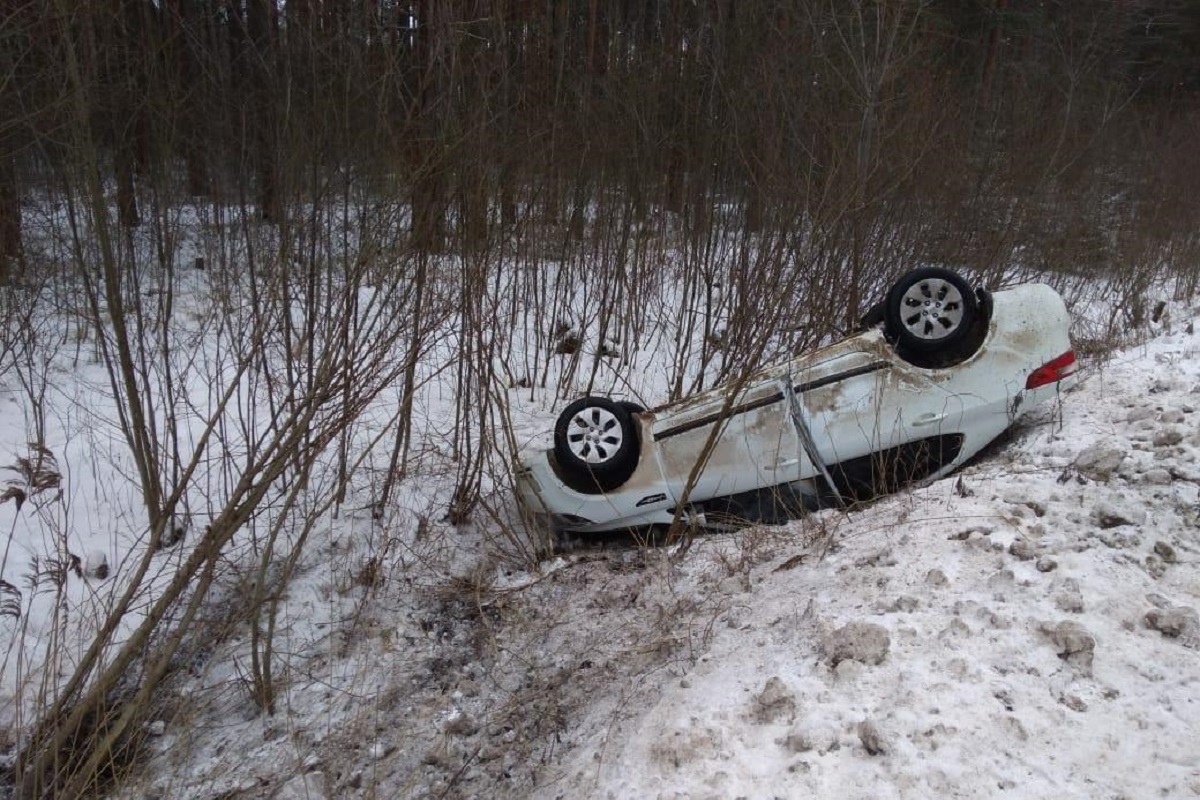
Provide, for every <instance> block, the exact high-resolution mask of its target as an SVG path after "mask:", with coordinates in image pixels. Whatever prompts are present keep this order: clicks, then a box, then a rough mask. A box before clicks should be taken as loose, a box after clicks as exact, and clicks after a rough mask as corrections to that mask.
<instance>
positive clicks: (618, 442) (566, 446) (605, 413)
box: [554, 396, 641, 493]
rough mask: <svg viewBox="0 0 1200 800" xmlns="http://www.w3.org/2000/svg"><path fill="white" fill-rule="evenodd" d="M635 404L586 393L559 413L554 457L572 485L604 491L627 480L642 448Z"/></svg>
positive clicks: (583, 488) (575, 487)
mask: <svg viewBox="0 0 1200 800" xmlns="http://www.w3.org/2000/svg"><path fill="white" fill-rule="evenodd" d="M635 407H636V406H633V404H626V403H618V402H614V401H612V400H609V399H608V398H605V397H592V396H588V397H582V398H580V399H578V400H576V401H575V402H573V403H571V404H570V405H568V406H567V407H566V408H565V409H563V412H562V413H561V414H559V415H558V422H557V423H555V425H554V457H555V459H556V460H557V461H558V464H559V467H560V468H561V470H562V473H563V474H564V477H565V478H566V479H567V483H568V485H569V486H571V488H573V489H575V490H577V491H581V492H592V493H595V492H607V491H609V490H611V489H615V488H617V487H618V486H620V485H621V484H622V483H624V482H625V481H627V480H629V476H630V475H632V474H633V471H634V470H635V469H636V468H637V462H638V453H639V451H640V449H641V443H640V442H639V440H638V430H637V422H636V421H635V420H634V418H633V414H634V413H636V412H635V411H633V408H635Z"/></svg>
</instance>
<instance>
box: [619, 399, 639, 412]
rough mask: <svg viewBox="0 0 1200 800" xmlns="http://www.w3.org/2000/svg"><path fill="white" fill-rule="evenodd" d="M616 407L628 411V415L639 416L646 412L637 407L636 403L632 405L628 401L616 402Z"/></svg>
mask: <svg viewBox="0 0 1200 800" xmlns="http://www.w3.org/2000/svg"><path fill="white" fill-rule="evenodd" d="M617 405H619V406H620V407H621V408H623V409H625V410H626V411H628V412H629V413H630V414H640V413H642V412H643V411H645V410H646V409H645V408H643V407H642V406H639V405H638V404H637V403H634V402H632V401H630V400H618V401H617Z"/></svg>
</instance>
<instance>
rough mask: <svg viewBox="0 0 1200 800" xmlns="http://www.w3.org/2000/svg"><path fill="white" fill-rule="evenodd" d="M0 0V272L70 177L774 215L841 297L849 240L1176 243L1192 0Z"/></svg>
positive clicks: (693, 226)
mask: <svg viewBox="0 0 1200 800" xmlns="http://www.w3.org/2000/svg"><path fill="white" fill-rule="evenodd" d="M2 7H3V11H2V14H0V108H3V109H4V114H3V119H2V121H0V280H4V279H5V278H11V277H12V276H14V275H18V274H25V273H26V272H28V271H32V272H34V273H36V272H38V271H39V270H40V269H41V267H40V265H38V264H36V263H31V262H36V260H37V259H36V253H35V252H31V250H36V247H35V246H33V245H31V244H30V241H31V237H30V234H29V232H28V231H27V230H24V227H23V225H22V215H21V213H20V211H21V207H22V204H27V203H30V202H32V201H34V199H35V198H38V197H45V196H53V195H55V194H56V193H60V192H71V191H75V190H77V188H78V187H80V186H83V185H86V183H87V182H88V181H90V180H94V179H98V180H100V181H102V182H103V185H104V186H105V187H106V189H107V188H108V187H111V191H112V193H113V194H114V195H115V200H116V207H117V210H118V217H119V222H120V224H121V225H124V226H134V225H137V224H139V222H142V221H144V220H145V219H146V218H147V217H150V216H152V215H154V214H155V213H156V211H157V209H158V208H159V207H161V206H170V205H172V204H176V203H179V202H181V201H183V200H185V199H192V198H202V199H203V202H207V203H213V204H220V205H222V206H226V207H233V208H238V209H241V210H243V211H247V210H252V211H253V214H254V216H255V217H256V218H258V219H261V220H264V221H268V222H271V223H275V224H283V225H286V224H288V222H289V219H294V218H295V215H296V214H300V215H302V211H300V210H301V209H311V208H312V204H313V203H320V202H321V201H322V200H323V199H328V198H329V197H330V196H331V195H336V194H338V193H340V192H344V191H345V190H346V188H347V187H348V186H353V187H355V188H358V187H362V189H363V190H364V191H367V192H369V193H371V194H374V195H376V196H377V197H379V198H380V199H390V198H399V199H403V201H404V202H405V203H406V204H407V205H408V206H409V207H410V208H411V218H410V219H408V220H407V233H408V234H409V237H408V245H409V246H410V247H411V248H413V249H414V250H418V251H425V252H432V253H437V252H443V251H474V252H478V251H480V250H482V249H486V248H488V247H494V246H495V242H497V241H498V240H505V239H507V240H509V241H516V242H518V243H521V242H524V241H525V240H526V239H528V238H532V237H536V238H547V237H548V238H549V239H550V240H551V241H552V242H554V243H555V245H556V246H560V247H562V248H564V249H568V250H569V249H571V248H573V247H586V246H588V245H586V244H582V243H580V240H581V239H582V238H583V234H584V229H585V227H586V226H585V220H586V219H587V217H588V214H589V209H592V210H595V211H597V212H598V213H602V212H603V211H604V210H607V209H610V208H611V209H612V210H613V211H614V212H616V213H622V214H624V213H628V214H631V215H633V216H634V217H636V218H638V219H641V220H648V221H649V224H650V226H651V227H661V226H664V225H666V224H667V223H666V222H665V221H656V220H663V219H664V218H665V217H666V215H669V216H670V219H671V221H672V222H671V224H672V226H673V227H674V228H675V229H676V230H678V231H679V232H680V233H681V234H682V235H683V236H685V237H691V238H699V239H703V238H704V237H705V236H706V235H708V234H709V233H710V232H711V230H712V229H713V227H714V225H718V224H722V225H728V224H733V225H737V226H740V227H742V228H744V229H745V230H747V231H758V230H762V229H764V228H770V229H777V230H788V231H792V232H795V233H797V234H800V233H801V232H803V233H805V234H807V235H810V236H814V237H822V238H823V239H824V240H825V241H826V242H827V243H828V245H827V246H829V247H836V248H837V249H838V250H840V251H842V252H841V253H840V254H839V255H840V256H845V257H846V258H847V262H846V263H847V264H848V266H849V267H850V270H851V274H850V277H851V280H849V281H848V282H844V283H839V285H838V286H829V287H825V288H827V290H829V291H835V292H837V293H839V294H846V296H844V297H842V298H840V299H841V300H844V301H845V304H846V307H847V309H848V313H849V315H850V316H853V315H854V314H855V313H856V312H857V311H858V310H859V308H858V305H859V300H860V298H858V297H856V296H855V290H856V287H857V286H858V285H859V284H861V283H862V282H863V281H860V280H857V278H858V276H859V275H860V274H861V275H865V276H870V275H872V274H874V273H875V272H876V271H877V270H878V269H879V268H880V267H879V265H878V264H876V263H873V262H875V261H878V259H879V258H881V257H882V256H881V255H880V254H878V253H877V252H875V251H876V250H878V248H876V247H873V242H875V240H876V239H878V237H881V236H887V237H899V239H900V241H896V242H893V246H892V247H891V248H890V249H892V250H893V251H895V252H897V253H903V254H904V256H905V257H906V258H909V259H914V258H915V259H919V260H928V261H937V262H944V263H955V264H964V265H969V266H971V267H976V268H979V269H981V270H995V269H999V268H1001V267H1003V266H1004V265H1008V264H1010V263H1011V262H1012V261H1014V260H1019V261H1020V262H1021V263H1022V264H1023V265H1026V266H1032V267H1035V268H1041V267H1055V268H1063V267H1066V266H1070V267H1071V268H1073V269H1096V270H1105V269H1109V268H1111V267H1112V266H1114V265H1122V266H1128V265H1131V264H1132V265H1137V264H1141V263H1146V262H1155V261H1160V260H1165V261H1166V262H1167V263H1173V264H1177V263H1180V261H1181V260H1187V259H1194V252H1195V247H1196V243H1195V240H1194V234H1193V231H1194V230H1195V229H1196V227H1197V225H1196V222H1197V220H1196V213H1197V212H1196V210H1195V207H1194V204H1192V203H1189V202H1188V200H1189V199H1190V198H1189V187H1191V186H1195V185H1197V178H1198V177H1200V171H1198V169H1197V160H1198V159H1200V155H1197V148H1196V147H1195V146H1194V137H1195V134H1196V131H1197V117H1196V113H1197V109H1196V105H1197V104H1196V99H1197V91H1198V90H1200V4H1197V3H1195V2H1193V1H1192V0H1114V1H1113V2H1071V1H1070V0H968V1H967V2H938V1H937V0H879V1H878V2H870V1H867V0H862V1H859V0H855V1H852V2H846V1H844V0H803V1H796V0H788V1H787V2H783V1H782V0H736V2H735V0H574V1H571V2H567V1H565V0H540V1H539V0H461V1H460V0H423V2H422V1H417V2H411V3H404V2H394V1H393V0H326V1H325V2H321V0H290V1H289V2H287V3H282V2H277V0H241V1H240V2H229V1H228V0H104V1H103V2H94V3H73V2H67V1H66V0H5V2H4V3H3V6H2ZM626 206H627V207H628V209H627V212H626V210H624V209H625V208H626ZM716 215H721V216H726V217H729V218H731V220H732V221H729V220H726V221H723V222H718V221H717V220H715V219H714V217H715V216H716ZM598 235H600V236H603V235H604V234H603V233H600V234H598ZM1018 249H1019V250H1020V253H1019V258H1014V256H1015V251H1017V250H1018ZM847 293H848V294H847Z"/></svg>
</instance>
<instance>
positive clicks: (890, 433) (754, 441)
mask: <svg viewBox="0 0 1200 800" xmlns="http://www.w3.org/2000/svg"><path fill="white" fill-rule="evenodd" d="M991 299H992V310H991V314H990V319H989V320H988V321H987V325H988V329H987V332H986V335H985V337H984V339H983V342H982V344H981V345H980V346H979V347H978V349H977V350H976V351H975V352H974V354H973V355H971V356H970V357H969V358H967V359H966V360H965V361H962V362H961V363H957V364H955V365H953V366H949V367H945V368H920V367H917V366H913V365H912V364H910V363H908V362H906V361H905V360H903V359H902V358H900V356H899V355H897V353H896V351H895V349H894V348H893V346H892V345H891V344H890V343H889V342H888V341H887V340H886V339H885V337H884V334H883V331H882V330H880V329H878V328H876V329H872V330H868V331H866V332H864V333H861V334H859V335H856V336H853V337H851V338H848V339H846V340H843V341H841V342H838V343H836V344H833V345H830V346H828V347H825V348H822V349H820V350H817V351H815V352H813V353H810V354H807V355H804V356H801V357H799V358H796V359H794V360H792V361H789V362H787V363H785V364H781V365H779V366H774V367H770V368H768V369H764V370H762V371H760V372H757V373H755V374H754V375H752V376H751V377H750V378H749V379H748V380H746V381H745V382H743V383H742V388H741V389H739V390H735V389H731V388H728V387H726V388H720V389H715V390H712V391H708V392H705V393H703V394H699V395H696V396H694V397H690V398H688V399H686V400H683V401H680V402H676V403H671V404H669V405H665V406H661V407H659V408H655V409H651V410H649V411H644V412H640V413H637V414H635V415H634V419H635V421H636V424H637V431H638V438H639V440H640V454H639V458H638V462H637V466H636V468H635V469H634V471H633V474H632V475H631V476H630V477H629V478H628V479H627V480H625V481H624V483H622V484H621V485H620V486H618V487H616V488H615V489H611V490H609V491H607V492H604V493H586V492H580V491H577V490H576V489H573V488H571V486H569V485H568V484H567V482H565V481H564V479H563V477H562V475H561V468H559V467H558V465H556V464H555V459H554V454H553V451H552V450H539V451H534V452H526V453H524V454H523V455H522V458H521V462H520V464H519V466H518V468H517V471H516V483H517V492H518V498H519V500H520V502H521V503H522V505H523V506H524V507H525V508H527V509H529V510H530V511H532V512H534V513H537V514H544V515H547V516H548V517H549V518H550V519H551V520H552V522H553V524H554V526H555V527H556V528H558V529H560V530H572V531H581V532H583V531H603V530H611V529H617V528H630V527H639V526H647V525H656V524H667V523H670V522H671V521H672V519H673V518H674V517H675V515H676V510H677V506H678V505H679V503H680V501H681V498H684V497H685V491H686V498H687V509H688V513H689V515H692V516H696V517H699V518H700V519H701V521H703V516H702V515H703V514H704V513H705V511H706V510H711V508H712V507H714V503H713V501H718V500H720V499H722V498H730V497H739V496H745V493H747V492H755V491H758V490H763V489H770V488H773V487H777V488H787V489H788V490H789V491H791V492H793V493H797V494H798V495H799V496H803V497H804V498H808V499H815V498H818V497H819V496H820V495H822V494H823V493H824V494H829V493H833V494H834V495H837V494H838V493H837V492H836V491H834V489H836V482H837V478H838V473H839V466H840V465H847V464H855V463H857V464H858V467H859V468H860V469H861V468H862V466H863V463H864V457H868V458H869V457H872V455H873V454H880V453H885V452H889V451H890V452H893V453H897V452H901V451H902V450H903V448H905V447H907V446H908V445H911V444H913V443H923V445H922V446H924V445H928V446H929V447H930V448H931V449H933V450H936V451H937V452H938V453H940V455H939V456H938V457H936V458H935V459H934V460H933V462H932V463H931V464H930V469H929V470H927V471H926V472H925V474H923V475H920V476H916V477H920V478H928V479H933V478H937V477H940V476H942V475H945V474H946V473H948V472H950V471H951V470H953V469H954V468H956V467H958V466H959V465H961V464H962V463H963V462H965V461H966V460H968V459H969V458H971V457H972V456H974V455H975V454H976V453H978V452H979V451H980V450H981V449H982V448H983V447H984V446H986V445H987V444H988V443H989V442H991V441H993V440H994V439H995V438H996V437H997V436H999V435H1000V434H1001V433H1003V432H1004V431H1005V430H1006V429H1008V428H1009V427H1010V426H1011V425H1012V424H1013V423H1014V422H1015V421H1016V420H1017V419H1018V418H1019V417H1020V416H1021V415H1022V414H1024V413H1025V412H1026V411H1028V410H1029V409H1030V408H1032V407H1034V406H1036V405H1037V404H1039V403H1041V402H1043V401H1046V400H1049V399H1051V398H1053V397H1055V396H1056V394H1057V393H1058V392H1059V391H1060V389H1061V387H1062V382H1063V381H1064V380H1065V379H1067V378H1069V377H1070V375H1071V374H1073V372H1074V369H1075V359H1074V355H1073V353H1072V352H1071V342H1070V338H1069V335H1068V329H1069V324H1070V319H1069V316H1068V313H1067V309H1066V306H1065V305H1064V303H1063V301H1062V298H1061V297H1059V295H1058V294H1057V293H1056V292H1055V291H1054V290H1053V289H1051V288H1050V287H1048V286H1044V285H1041V284H1027V285H1023V286H1019V287H1016V288H1013V289H1009V290H1005V291H1000V292H997V293H995V294H994V295H992V298H991ZM1039 370H1041V372H1039ZM1047 370H1048V371H1047ZM1031 376H1035V377H1031ZM1036 384H1040V385H1036ZM731 395H732V396H731ZM806 437H809V442H808V443H807V446H806V443H805V441H804V439H805V438H806ZM897 448H901V449H900V450H897ZM905 452H907V451H905ZM855 460H857V462H856V461H855ZM697 464H700V465H701V466H700V468H699V469H698V471H697V470H695V468H696V466H697ZM693 472H695V473H696V474H695V475H693ZM831 475H832V477H833V478H834V484H835V485H834V486H830V485H829V484H830V477H831ZM842 477H843V478H844V477H845V475H842ZM689 481H694V482H693V483H692V485H691V486H690V489H689V488H688V484H689ZM716 505H720V504H719V503H717V504H716Z"/></svg>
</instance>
